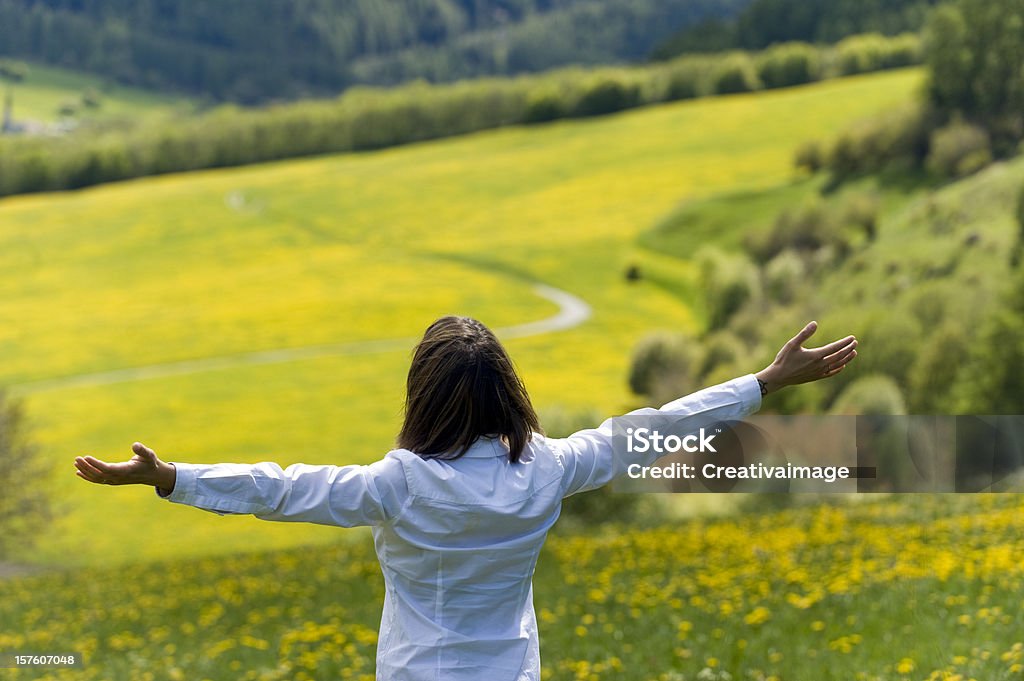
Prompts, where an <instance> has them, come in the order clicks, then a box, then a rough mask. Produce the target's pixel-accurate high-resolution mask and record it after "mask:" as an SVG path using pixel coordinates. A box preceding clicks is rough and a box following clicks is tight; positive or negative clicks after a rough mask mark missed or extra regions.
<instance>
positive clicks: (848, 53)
mask: <svg viewBox="0 0 1024 681" xmlns="http://www.w3.org/2000/svg"><path fill="white" fill-rule="evenodd" d="M921 57H922V54H921V41H920V39H919V38H918V36H916V35H914V34H911V33H908V34H904V35H900V36H896V37H894V38H886V37H885V36H883V35H881V34H879V33H868V34H864V35H855V36H850V37H849V38H845V39H843V40H842V41H840V42H839V43H838V44H837V45H836V62H837V68H838V69H839V73H841V74H843V75H853V74H856V73H868V72H870V71H881V70H883V69H894V68H899V67H902V66H910V65H911V64H917V63H919V62H920V61H921Z"/></svg>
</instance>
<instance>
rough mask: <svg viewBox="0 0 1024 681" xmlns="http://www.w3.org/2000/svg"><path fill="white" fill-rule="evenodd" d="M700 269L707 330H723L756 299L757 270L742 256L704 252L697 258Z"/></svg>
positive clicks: (713, 250)
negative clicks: (730, 320)
mask: <svg viewBox="0 0 1024 681" xmlns="http://www.w3.org/2000/svg"><path fill="white" fill-rule="evenodd" d="M697 260H698V263H699V264H700V269H701V283H702V285H703V287H704V292H705V296H706V297H705V300H706V307H707V316H708V328H709V329H711V330H715V329H720V328H722V327H724V326H725V325H726V324H727V323H728V322H729V319H730V318H731V317H732V316H733V315H734V314H736V312H738V311H739V310H740V308H742V307H743V306H744V305H745V304H747V303H748V302H749V301H752V300H755V299H756V298H758V297H759V296H760V293H761V285H760V281H759V278H758V272H757V267H755V266H754V264H753V263H751V262H750V260H748V259H747V258H745V257H743V256H742V255H726V254H724V253H722V252H721V251H718V250H717V249H704V250H702V251H701V252H700V253H699V254H698V257H697Z"/></svg>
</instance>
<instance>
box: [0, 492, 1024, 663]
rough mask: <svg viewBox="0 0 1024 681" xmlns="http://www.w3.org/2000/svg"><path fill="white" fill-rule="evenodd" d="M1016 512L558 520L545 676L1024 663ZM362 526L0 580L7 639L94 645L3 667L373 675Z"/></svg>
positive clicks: (376, 588)
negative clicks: (209, 553)
mask: <svg viewBox="0 0 1024 681" xmlns="http://www.w3.org/2000/svg"><path fill="white" fill-rule="evenodd" d="M1022 513H1024V500H1022V499H1021V497H1020V496H1019V495H964V496H954V495H920V496H913V497H905V498H897V499H890V500H869V501H866V502H862V503H860V504H853V505H849V506H844V505H839V506H831V505H821V506H816V507H811V508H803V509H798V510H789V511H783V512H775V513H770V514H749V515H744V516H740V517H737V518H735V519H726V520H692V521H687V522H684V523H679V524H676V525H674V526H659V527H655V528H631V527H623V526H608V527H605V528H603V529H601V530H599V531H597V532H593V533H587V534H585V535H575V534H555V535H554V536H552V537H551V538H549V540H548V544H547V546H546V549H545V551H544V553H543V554H542V556H541V559H540V563H539V566H538V570H537V573H536V576H535V580H534V583H535V601H536V606H537V612H538V618H539V622H540V628H541V656H542V660H543V663H544V678H545V679H546V680H549V681H594V680H600V679H622V680H626V681H630V680H636V681H654V680H657V681H683V680H686V681H695V680H716V679H717V680H726V679H733V680H737V681H738V680H741V679H742V680H747V681H767V680H768V679H773V680H775V681H804V680H806V681H820V680H827V679H837V680H838V679H842V680H844V681H850V680H855V681H890V680H893V681H904V680H907V681H910V680H914V681H924V680H928V681H932V680H938V679H943V680H945V681H952V680H954V679H959V680H961V681H967V680H968V679H976V680H977V681H1002V680H1010V679H1020V678H1022V673H1021V669H1022V665H1024V531H1022V530H1024V525H1022V523H1024V520H1022V517H1024V516H1022ZM355 534H358V535H359V536H358V537H353V538H352V541H350V542H346V543H343V544H340V545H336V546H333V547H323V548H319V549H315V550H289V551H281V552H276V553H262V554H261V553H254V554H248V555H237V556H232V557H227V558H225V557H218V558H215V559H214V558H206V559H199V560H190V561H175V562H167V563H156V564H151V565H148V566H145V567H139V566H136V567H123V568H105V569H84V570H76V571H74V572H58V573H55V574H50V575H43V576H37V577H32V578H23V579H19V580H12V581H6V582H0V650H16V649H47V650H51V649H60V650H75V651H77V652H80V653H82V654H84V655H85V660H86V661H85V664H84V667H83V668H82V669H79V670H63V671H53V670H47V671H45V672H41V671H40V670H32V671H26V670H18V671H7V672H2V671H0V678H11V679H29V678H31V679H40V680H45V681H49V680H63V679H68V680H71V679H73V680H75V681H84V680H86V679H97V680H100V679H103V680H106V679H133V680H136V681H138V680H146V679H152V680H157V679H183V680H184V679H187V680H190V681H191V680H195V681H201V680H202V679H210V680H212V681H219V680H221V679H229V678H230V679H251V680H254V681H255V680H266V681H269V680H277V679H280V680H285V679H288V680H291V679H296V680H302V679H327V678H332V679H366V680H370V679H372V678H373V668H374V662H373V657H374V651H375V644H376V638H377V626H378V623H379V617H380V612H381V602H382V599H383V583H382V580H381V575H380V570H379V568H378V566H377V563H376V558H375V556H374V555H373V549H372V544H371V542H370V540H369V537H368V536H365V534H364V533H355ZM350 536H351V535H350Z"/></svg>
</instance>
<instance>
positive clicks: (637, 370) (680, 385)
mask: <svg viewBox="0 0 1024 681" xmlns="http://www.w3.org/2000/svg"><path fill="white" fill-rule="evenodd" d="M698 357H699V352H698V350H697V346H696V344H695V343H694V342H693V341H692V340H691V339H689V338H687V337H686V336H682V335H679V334H675V333H668V332H655V333H651V334H648V335H647V336H645V337H644V338H643V339H641V340H640V342H639V343H638V344H637V346H636V348H635V349H634V350H633V358H632V359H631V360H630V366H629V388H630V390H632V391H633V392H634V393H636V394H637V395H644V396H646V397H649V398H651V399H652V400H653V401H658V400H660V399H661V398H667V399H671V398H672V397H678V396H679V395H686V394H688V393H690V392H693V390H694V389H696V387H697V372H698V368H699V365H698Z"/></svg>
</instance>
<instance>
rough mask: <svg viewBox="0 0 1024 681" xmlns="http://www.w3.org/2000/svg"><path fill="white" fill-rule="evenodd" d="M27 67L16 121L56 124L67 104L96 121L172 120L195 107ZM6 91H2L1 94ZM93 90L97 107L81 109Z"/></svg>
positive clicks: (17, 95) (17, 90) (17, 94)
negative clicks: (164, 118) (83, 97)
mask: <svg viewBox="0 0 1024 681" xmlns="http://www.w3.org/2000/svg"><path fill="white" fill-rule="evenodd" d="M27 66H28V72H27V74H26V77H25V79H24V80H23V81H21V82H20V83H16V84H15V85H14V87H13V93H14V109H13V113H14V119H15V120H16V121H36V122H42V123H54V122H56V121H58V120H59V119H60V118H61V116H60V109H61V107H62V106H64V105H65V104H72V105H73V106H75V108H77V109H78V111H79V113H78V117H79V118H81V119H84V120H89V121H93V122H110V121H127V120H132V121H135V120H138V119H139V118H148V117H154V116H161V117H169V116H170V115H172V114H174V113H176V112H180V111H182V110H186V111H187V110H191V109H192V108H193V107H194V104H193V103H191V102H190V101H188V100H187V99H186V98H184V97H174V96H171V95H165V94H161V93H157V92H152V91H148V90H141V89H138V88H129V87H123V86H120V85H115V84H113V83H111V82H109V81H106V80H104V79H102V78H100V77H98V76H93V75H90V74H87V73H82V72H78V71H70V70H67V69H61V68H56V67H52V66H43V65H41V64H28V65H27ZM5 90H6V88H0V92H4V91H5ZM90 91H91V92H94V93H96V94H97V95H99V101H100V105H99V106H98V107H96V108H87V107H83V106H81V103H82V95H83V94H85V93H86V92H90Z"/></svg>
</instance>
